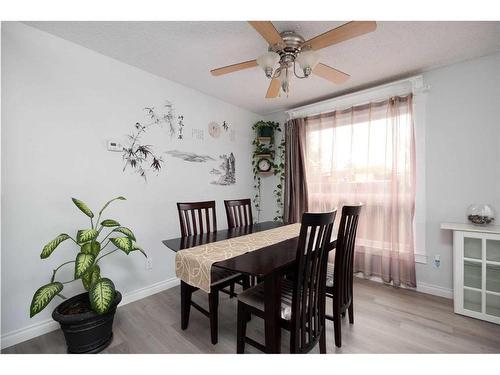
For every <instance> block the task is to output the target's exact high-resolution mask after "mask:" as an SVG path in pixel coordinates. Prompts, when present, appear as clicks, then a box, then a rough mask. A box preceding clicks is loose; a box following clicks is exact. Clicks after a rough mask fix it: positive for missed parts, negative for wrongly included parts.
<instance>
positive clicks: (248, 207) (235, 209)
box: [224, 199, 253, 229]
mask: <svg viewBox="0 0 500 375" xmlns="http://www.w3.org/2000/svg"><path fill="white" fill-rule="evenodd" d="M224 206H225V207H226V217H227V227H228V228H229V229H233V228H237V227H246V226H249V225H252V224H253V217H252V201H251V200H250V199H232V200H225V201H224Z"/></svg>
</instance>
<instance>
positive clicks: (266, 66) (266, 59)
mask: <svg viewBox="0 0 500 375" xmlns="http://www.w3.org/2000/svg"><path fill="white" fill-rule="evenodd" d="M278 61H280V55H278V54H277V53H276V52H272V51H269V52H267V53H265V54H263V55H262V56H259V57H258V58H257V64H259V66H260V67H261V68H262V69H263V70H264V72H266V75H267V76H270V75H271V74H272V72H273V70H274V68H275V67H276V64H278Z"/></svg>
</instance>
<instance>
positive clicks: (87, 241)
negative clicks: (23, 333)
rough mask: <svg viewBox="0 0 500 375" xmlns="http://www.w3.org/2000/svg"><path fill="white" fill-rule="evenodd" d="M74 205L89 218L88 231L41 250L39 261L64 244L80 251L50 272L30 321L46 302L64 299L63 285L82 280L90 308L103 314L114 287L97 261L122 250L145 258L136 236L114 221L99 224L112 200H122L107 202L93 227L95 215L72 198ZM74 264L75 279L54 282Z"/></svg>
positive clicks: (35, 300) (36, 297) (63, 237)
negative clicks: (57, 276)
mask: <svg viewBox="0 0 500 375" xmlns="http://www.w3.org/2000/svg"><path fill="white" fill-rule="evenodd" d="M71 199H72V200H73V203H74V204H75V205H76V207H78V208H79V209H80V211H82V212H83V213H84V214H85V215H87V216H88V217H89V218H90V228H88V229H81V230H79V231H77V233H76V238H73V237H71V236H70V235H68V234H66V233H62V234H60V235H58V236H57V237H56V238H54V239H53V240H52V241H50V242H49V243H48V244H47V245H45V246H44V248H43V250H42V253H41V254H40V258H42V259H45V258H48V257H49V256H50V255H51V254H52V253H53V252H54V250H55V249H56V248H57V247H58V246H59V245H60V244H61V243H62V242H64V241H66V240H72V241H73V242H74V243H75V244H76V246H77V247H78V249H79V251H78V254H77V255H76V259H75V260H71V261H68V262H65V263H63V264H61V265H60V266H59V267H57V268H56V269H54V270H53V272H52V277H51V279H50V283H48V284H46V285H43V286H42V287H40V288H39V289H38V290H37V291H36V292H35V294H34V296H33V300H32V301H31V306H30V317H33V316H35V315H36V314H38V313H39V312H40V311H42V310H43V309H44V308H45V307H46V306H47V305H48V304H49V302H50V301H51V300H52V299H53V298H54V297H55V296H59V297H61V298H63V299H65V298H66V297H64V296H63V295H62V294H61V292H62V290H63V287H64V284H68V283H70V282H73V281H76V280H81V281H82V284H83V287H84V288H85V290H87V291H88V292H89V300H90V307H91V308H92V310H94V311H95V312H96V313H98V314H105V313H106V312H108V310H109V309H110V308H111V306H112V304H113V300H114V298H115V286H114V284H113V282H112V281H111V280H110V279H108V278H105V277H101V269H100V268H99V261H100V260H101V259H102V258H104V257H105V256H107V255H110V254H112V253H114V252H115V251H118V250H121V251H123V252H124V253H125V254H127V255H128V254H130V253H131V252H135V251H140V252H141V253H142V254H144V256H145V257H147V255H146V253H145V252H144V250H143V249H141V248H140V247H139V246H137V244H136V243H135V240H136V239H135V236H134V233H132V231H131V230H130V229H129V228H127V227H124V226H121V225H120V224H119V223H118V222H117V221H116V220H112V219H106V220H103V221H100V220H101V215H102V213H103V212H104V210H105V209H106V208H107V207H108V206H109V204H110V203H111V202H113V201H115V200H125V198H124V197H117V198H114V199H111V200H110V201H109V202H107V203H106V204H105V205H104V207H103V208H102V209H101V210H100V211H99V215H98V217H97V220H96V222H95V224H94V213H93V212H92V211H91V210H90V208H88V206H87V205H86V204H85V203H83V202H82V201H81V200H78V199H76V198H71ZM103 231H108V233H107V234H106V235H105V236H104V238H102V239H99V237H100V236H101V235H104V233H103ZM110 244H111V245H112V246H114V247H115V249H113V250H110V251H108V252H106V253H103V254H102V252H103V250H104V249H105V248H106V247H107V246H108V245H110ZM72 263H74V278H73V279H72V280H69V281H65V282H60V281H56V280H55V279H56V274H57V271H58V270H59V269H60V268H61V267H63V266H65V265H68V264H72Z"/></svg>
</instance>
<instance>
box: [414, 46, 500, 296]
mask: <svg viewBox="0 0 500 375" xmlns="http://www.w3.org/2000/svg"><path fill="white" fill-rule="evenodd" d="M424 82H425V83H426V84H429V85H430V90H429V92H428V93H427V106H426V185H427V188H426V216H427V228H426V236H427V238H426V251H427V256H428V260H429V261H428V263H427V264H425V265H424V264H417V281H418V282H424V283H428V284H431V285H437V286H440V287H442V288H449V289H451V288H452V235H451V232H450V231H442V230H440V229H439V225H440V223H441V222H445V221H449V222H466V221H467V219H466V215H465V213H466V209H467V206H468V205H470V204H472V203H489V204H491V205H492V206H493V207H494V208H495V210H496V212H497V220H498V221H500V217H498V215H499V214H500V147H499V146H500V54H495V55H491V56H486V57H483V58H479V59H475V60H470V61H466V62H463V63H460V64H455V65H451V66H448V67H444V68H441V69H437V70H433V71H430V72H427V73H425V74H424ZM497 225H499V223H497ZM435 254H440V255H441V267H440V268H435V267H434V266H433V265H432V260H433V259H434V255H435Z"/></svg>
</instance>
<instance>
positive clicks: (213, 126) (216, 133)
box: [208, 121, 220, 138]
mask: <svg viewBox="0 0 500 375" xmlns="http://www.w3.org/2000/svg"><path fill="white" fill-rule="evenodd" d="M208 134H210V136H211V137H212V138H219V137H220V125H219V124H217V123H216V122H215V121H212V122H211V123H209V124H208Z"/></svg>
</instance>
